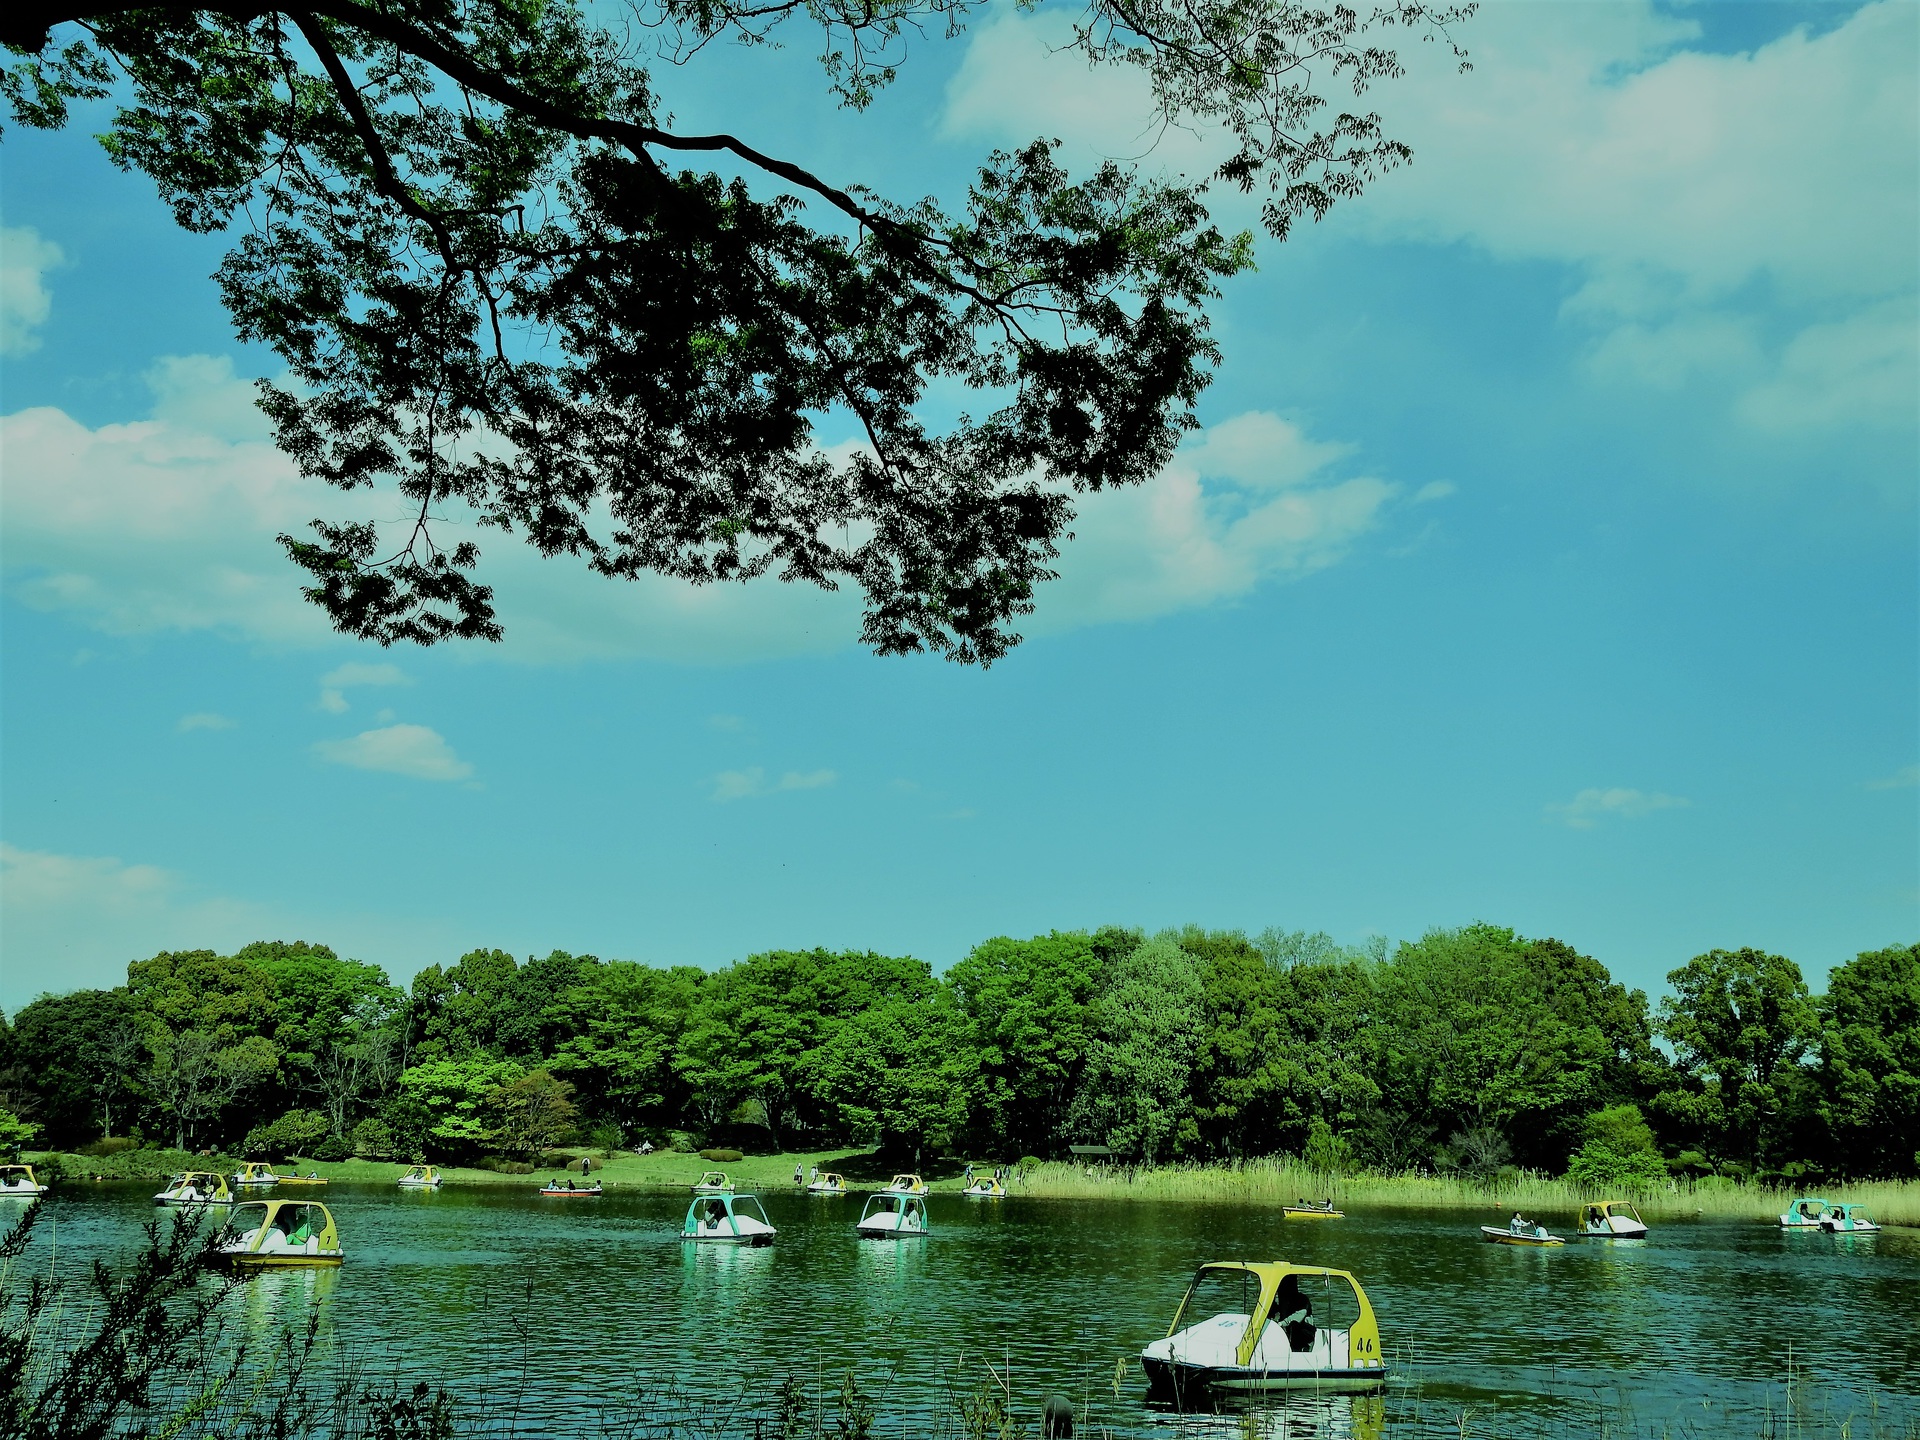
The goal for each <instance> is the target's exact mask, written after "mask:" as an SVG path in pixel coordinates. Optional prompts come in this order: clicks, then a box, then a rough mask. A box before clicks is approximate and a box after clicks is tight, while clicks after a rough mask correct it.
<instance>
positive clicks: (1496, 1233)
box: [1480, 1225, 1567, 1248]
mask: <svg viewBox="0 0 1920 1440" xmlns="http://www.w3.org/2000/svg"><path fill="white" fill-rule="evenodd" d="M1480 1234H1481V1235H1482V1237H1484V1238H1485V1239H1486V1240H1487V1241H1488V1242H1489V1243H1491V1244H1494V1245H1532V1246H1534V1247H1536V1248H1537V1247H1539V1246H1543V1245H1564V1244H1566V1243H1567V1242H1566V1241H1565V1240H1563V1239H1561V1238H1560V1236H1558V1235H1549V1234H1548V1233H1547V1227H1546V1226H1544V1225H1535V1226H1534V1227H1533V1228H1532V1229H1531V1230H1513V1229H1509V1228H1508V1227H1507V1226H1505V1225H1482V1226H1481V1227H1480Z"/></svg>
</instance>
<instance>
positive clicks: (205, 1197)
mask: <svg viewBox="0 0 1920 1440" xmlns="http://www.w3.org/2000/svg"><path fill="white" fill-rule="evenodd" d="M153 1203H154V1204H156V1205H231V1204H232V1203H233V1191H231V1190H229V1189H228V1188H227V1177H226V1176H224V1175H216V1174H215V1173H214V1172H213V1171H211V1170H187V1171H184V1172H182V1173H181V1174H179V1175H176V1176H174V1177H173V1178H172V1179H171V1180H169V1181H167V1183H166V1186H165V1188H164V1189H162V1190H161V1192H160V1193H159V1194H158V1195H156V1196H154V1197H153Z"/></svg>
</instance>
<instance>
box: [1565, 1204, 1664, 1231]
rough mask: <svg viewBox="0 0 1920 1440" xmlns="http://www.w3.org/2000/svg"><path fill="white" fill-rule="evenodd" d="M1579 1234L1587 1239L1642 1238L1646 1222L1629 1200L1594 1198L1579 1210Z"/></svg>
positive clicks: (1645, 1229)
mask: <svg viewBox="0 0 1920 1440" xmlns="http://www.w3.org/2000/svg"><path fill="white" fill-rule="evenodd" d="M1580 1234H1581V1236H1582V1237H1583V1238H1585V1239H1588V1240H1644V1239H1646V1238H1647V1222H1646V1221H1644V1220H1642V1219H1641V1218H1640V1212H1639V1211H1638V1210H1636V1209H1634V1208H1633V1202H1632V1201H1631V1200H1596V1201H1594V1202H1593V1204H1591V1205H1589V1206H1587V1207H1586V1208H1585V1209H1583V1210H1582V1211H1581V1212H1580Z"/></svg>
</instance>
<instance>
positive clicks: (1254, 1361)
mask: <svg viewBox="0 0 1920 1440" xmlns="http://www.w3.org/2000/svg"><path fill="white" fill-rule="evenodd" d="M1289 1277H1291V1278H1292V1279H1293V1280H1294V1282H1295V1283H1296V1284H1297V1285H1299V1286H1300V1287H1301V1289H1302V1291H1303V1293H1304V1296H1305V1298H1306V1300H1307V1301H1308V1302H1309V1303H1308V1306H1307V1309H1306V1312H1305V1314H1304V1316H1302V1318H1300V1319H1297V1320H1295V1321H1293V1322H1291V1323H1288V1324H1282V1323H1280V1322H1281V1319H1282V1318H1283V1317H1280V1316H1277V1315H1275V1314H1274V1306H1275V1302H1276V1299H1277V1298H1278V1297H1279V1295H1280V1292H1281V1287H1282V1286H1283V1285H1284V1284H1285V1283H1286V1281H1287V1280H1288V1278H1289ZM1315 1295H1319V1296H1321V1297H1323V1298H1324V1299H1325V1300H1327V1301H1329V1302H1334V1301H1338V1302H1340V1306H1341V1308H1342V1309H1349V1308H1351V1309H1352V1312H1353V1317H1354V1318H1353V1320H1352V1322H1351V1323H1350V1324H1348V1325H1346V1326H1345V1327H1344V1328H1342V1327H1340V1326H1337V1325H1316V1324H1315V1323H1314V1322H1313V1318H1312V1315H1313V1312H1312V1307H1311V1301H1312V1300H1313V1298H1314V1297H1315ZM1217 1304H1226V1305H1230V1306H1233V1307H1234V1308H1232V1309H1229V1310H1226V1311H1223V1312H1222V1313H1219V1314H1216V1315H1212V1316H1207V1317H1206V1318H1201V1317H1202V1316H1204V1315H1205V1313H1206V1311H1207V1310H1209V1309H1211V1308H1212V1307H1213V1306H1214V1305H1217ZM1328 1308H1329V1309H1331V1308H1333V1307H1332V1304H1329V1305H1328ZM1296 1313H1298V1312H1296ZM1140 1364H1141V1367H1142V1368H1143V1369H1145V1370H1146V1372H1147V1387H1148V1394H1149V1396H1151V1397H1155V1398H1169V1397H1170V1398H1172V1399H1173V1400H1174V1401H1175V1402H1176V1404H1177V1403H1178V1402H1179V1401H1181V1400H1182V1399H1183V1397H1185V1396H1187V1395H1190V1394H1193V1393H1194V1392H1196V1391H1221V1390H1225V1391H1240V1392H1257V1391H1277V1390H1324V1391H1338V1392H1348V1393H1352V1392H1361V1391H1368V1390H1377V1389H1379V1388H1381V1387H1382V1386H1384V1385H1385V1384H1386V1383H1387V1370H1386V1362H1385V1360H1383V1359H1382V1358H1381V1354H1380V1327H1379V1325H1378V1324H1377V1323H1376V1322H1375V1320H1374V1317H1373V1306H1372V1305H1371V1304H1369V1303H1368V1301H1367V1292H1366V1291H1365V1290H1363V1289H1361V1288H1360V1282H1359V1281H1358V1280H1356V1279H1354V1278H1353V1275H1352V1274H1351V1273H1350V1272H1348V1271H1346V1270H1328V1269H1324V1268H1321V1267H1318V1266H1312V1265H1290V1264H1288V1263H1286V1262H1285V1261H1283V1260H1273V1261H1265V1262H1254V1261H1246V1260H1221V1261H1216V1262H1214V1263H1213V1264H1210V1265H1202V1266H1201V1267H1200V1268H1199V1270H1197V1271H1196V1272H1194V1277H1193V1282H1192V1283H1191V1284H1190V1285H1188V1286H1187V1293H1186V1294H1185V1295H1184V1296H1183V1297H1182V1298H1181V1301H1180V1308H1179V1309H1178V1310H1176V1311H1174V1314H1173V1323H1172V1324H1171V1325H1169V1326H1168V1327H1167V1334H1166V1338H1165V1339H1161V1340H1156V1341H1154V1342H1153V1343H1152V1344H1151V1345H1149V1346H1147V1348H1146V1349H1144V1350H1142V1351H1141V1352H1140Z"/></svg>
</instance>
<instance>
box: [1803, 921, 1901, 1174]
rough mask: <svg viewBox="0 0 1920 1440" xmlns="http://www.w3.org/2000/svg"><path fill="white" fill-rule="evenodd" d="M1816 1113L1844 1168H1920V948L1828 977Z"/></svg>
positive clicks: (1884, 953)
mask: <svg viewBox="0 0 1920 1440" xmlns="http://www.w3.org/2000/svg"><path fill="white" fill-rule="evenodd" d="M1819 1011H1820V1041H1819V1053H1820V1063H1819V1079H1818V1085H1817V1091H1818V1095H1819V1101H1818V1107H1819V1108H1818V1113H1819V1116H1820V1118H1821V1120H1822V1121H1823V1122H1824V1124H1825V1126H1826V1128H1827V1131H1828V1134H1829V1136H1830V1143H1831V1145H1832V1147H1833V1154H1834V1158H1835V1160H1836V1161H1837V1165H1838V1168H1839V1169H1841V1170H1843V1171H1844V1172H1846V1173H1847V1174H1850V1175H1882V1176H1888V1177H1897V1176H1911V1175H1913V1174H1914V1173H1915V1172H1916V1170H1917V1169H1920V945H1891V946H1889V947H1887V948H1886V949H1884V950H1867V951H1863V952H1862V953H1861V954H1859V955H1857V956H1855V957H1854V958H1853V959H1852V960H1849V961H1848V962H1847V963H1846V964H1844V965H1842V966H1840V967H1838V968H1837V969H1835V970H1834V971H1833V973H1832V974H1831V975H1829V976H1828V977H1827V993H1826V995H1825V996H1824V997H1823V998H1822V999H1821V1001H1820V1004H1819Z"/></svg>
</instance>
